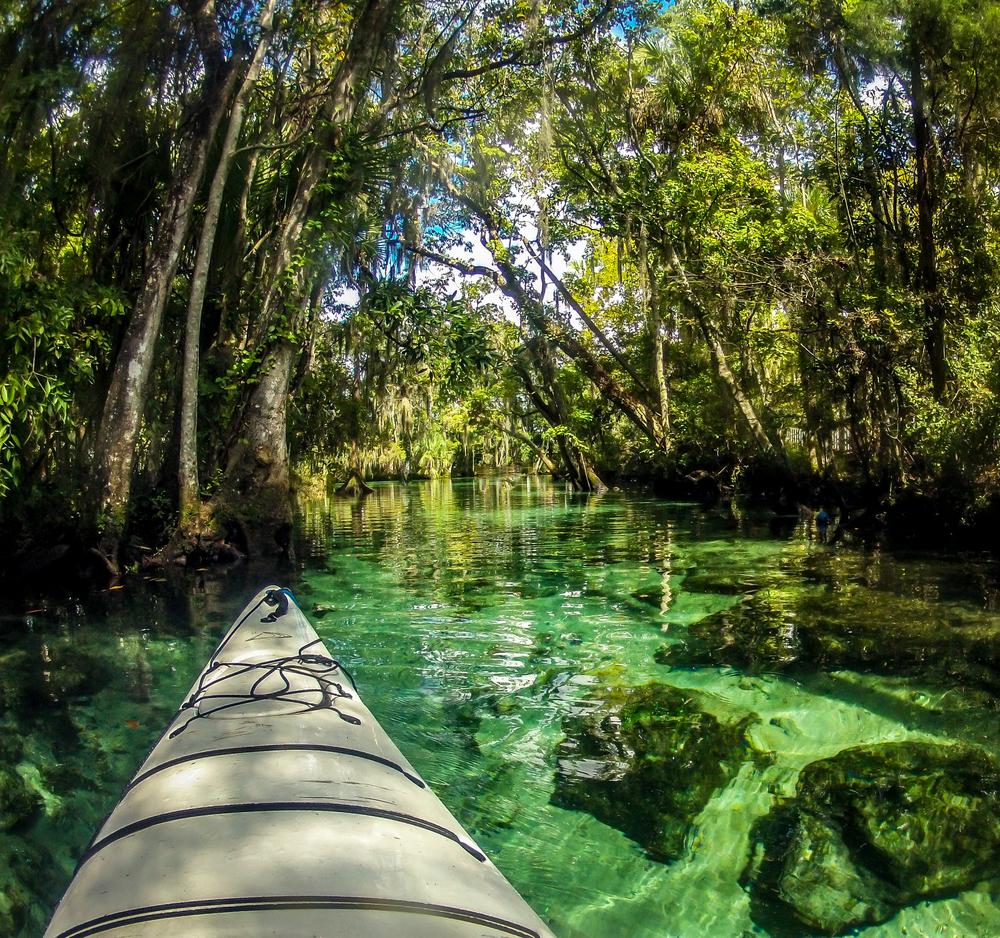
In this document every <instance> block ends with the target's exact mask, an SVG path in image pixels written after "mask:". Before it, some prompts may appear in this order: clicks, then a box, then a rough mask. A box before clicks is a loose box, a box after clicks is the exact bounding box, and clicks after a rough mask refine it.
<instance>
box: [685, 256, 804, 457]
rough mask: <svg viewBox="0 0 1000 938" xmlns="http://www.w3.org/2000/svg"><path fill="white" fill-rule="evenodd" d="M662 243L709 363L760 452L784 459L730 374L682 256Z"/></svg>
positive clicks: (720, 346) (721, 347) (724, 352)
mask: <svg viewBox="0 0 1000 938" xmlns="http://www.w3.org/2000/svg"><path fill="white" fill-rule="evenodd" d="M665 247H666V254H667V260H668V262H669V264H670V268H671V270H672V271H673V272H674V275H675V276H676V277H677V280H678V282H679V283H680V285H681V288H682V290H683V291H684V296H685V299H686V300H687V301H688V304H689V305H690V306H691V308H692V310H693V312H694V314H695V319H696V320H697V322H698V328H699V329H700V330H701V334H702V336H703V337H704V339H705V343H706V344H707V345H708V350H709V353H710V355H711V357H712V364H713V365H714V366H715V374H716V377H717V378H718V379H719V381H720V382H721V383H722V384H723V386H724V387H725V388H726V390H727V391H728V392H729V394H730V396H731V397H732V399H733V400H734V401H735V402H736V405H737V406H738V407H739V409H740V413H741V414H742V415H743V419H744V420H745V421H746V424H747V427H748V428H749V430H750V432H751V434H753V438H754V440H755V441H756V442H757V446H758V448H759V449H760V451H761V454H762V455H764V456H765V457H767V458H768V459H772V460H778V459H779V458H781V459H783V458H784V455H785V454H784V452H783V451H782V452H781V453H779V451H778V450H777V449H776V448H775V446H774V444H773V443H772V442H771V440H770V438H769V437H768V435H767V431H766V430H765V429H764V424H763V423H762V422H761V419H760V417H759V416H758V415H757V411H756V409H755V408H754V406H753V403H752V402H751V400H750V398H749V397H747V395H746V394H745V393H744V391H743V388H741V387H740V383H739V381H737V380H736V375H734V374H733V370H732V368H731V367H730V366H729V357H728V356H727V355H726V350H725V348H724V347H723V345H722V340H721V339H720V338H719V332H718V330H717V329H716V328H715V325H714V324H713V323H712V321H711V318H710V317H709V314H708V310H706V309H705V307H704V304H703V303H702V302H701V300H700V299H699V298H698V297H697V296H696V295H695V292H694V290H692V289H691V283H690V281H689V280H688V276H687V271H686V270H685V269H684V265H683V264H682V263H681V259H680V258H679V257H678V256H677V252H676V250H674V247H673V245H672V244H667V245H666V246H665Z"/></svg>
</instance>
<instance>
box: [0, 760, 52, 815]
mask: <svg viewBox="0 0 1000 938" xmlns="http://www.w3.org/2000/svg"><path fill="white" fill-rule="evenodd" d="M41 803H42V799H41V798H40V797H39V796H38V793H37V792H36V791H35V790H34V789H33V788H32V787H31V786H30V785H28V784H27V782H25V780H24V779H23V778H21V776H20V775H18V774H17V772H15V771H14V770H13V769H9V768H6V767H0V831H8V830H11V829H12V828H16V827H18V826H19V825H21V824H24V822H25V821H27V820H29V819H30V818H31V817H33V816H34V814H35V812H36V811H37V810H38V808H39V807H40V805H41Z"/></svg>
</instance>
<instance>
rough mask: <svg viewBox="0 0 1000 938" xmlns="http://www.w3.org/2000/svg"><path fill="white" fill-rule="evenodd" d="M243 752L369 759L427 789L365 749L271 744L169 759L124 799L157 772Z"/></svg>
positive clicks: (133, 784)
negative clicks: (334, 755) (293, 753)
mask: <svg viewBox="0 0 1000 938" xmlns="http://www.w3.org/2000/svg"><path fill="white" fill-rule="evenodd" d="M243 752H333V753H337V754H338V755H341V756H354V757H356V758H358V759H367V760H368V761H369V762H377V763H378V764H379V765H384V766H386V767H387V768H390V769H395V770H396V771H397V772H399V773H400V774H401V775H403V776H405V777H406V778H408V779H409V780H410V781H411V782H413V784H414V785H416V786H418V787H419V788H426V787H427V786H426V785H425V784H424V781H423V779H421V778H418V777H417V776H416V775H413V774H411V773H410V772H407V771H406V769H404V768H403V767H402V766H401V765H400V764H399V763H397V762H393V761H392V760H391V759H386V758H383V757H382V756H376V755H375V754H374V753H370V752H365V751H364V750H363V749H351V748H349V747H347V746H324V745H320V744H316V745H313V744H311V743H270V744H266V745H260V746H232V747H230V748H228V749H206V750H204V751H202V752H194V753H191V755H188V756H178V757H177V758H176V759H169V760H167V761H166V762H163V763H161V764H160V765H157V766H155V767H154V768H152V769H150V770H149V771H148V772H143V773H142V774H141V775H137V776H136V777H135V778H133V779H132V781H131V782H129V783H128V785H126V786H125V790H124V791H123V792H122V798H124V797H125V796H126V795H127V794H128V793H129V792H130V791H132V789H133V788H135V787H136V785H138V784H139V783H140V782H144V781H145V780H146V779H147V778H149V777H150V776H151V775H155V774H156V773H157V772H162V771H163V770H164V769H170V768H173V767H174V766H175V765H183V764H184V763H186V762H197V761H198V760H199V759H206V758H210V757H212V756H234V755H238V754H239V753H243Z"/></svg>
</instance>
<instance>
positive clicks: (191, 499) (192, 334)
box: [177, 0, 276, 529]
mask: <svg viewBox="0 0 1000 938" xmlns="http://www.w3.org/2000/svg"><path fill="white" fill-rule="evenodd" d="M275 2H276V0H268V2H267V4H266V5H265V6H264V8H263V10H262V11H261V14H260V29H261V37H260V41H259V42H258V43H257V49H256V50H255V52H254V56H253V59H252V60H251V62H250V66H249V68H248V69H247V74H246V76H245V77H244V79H243V84H242V86H241V87H240V90H239V92H238V93H237V95H236V98H235V100H234V101H233V106H232V109H231V111H230V114H229V126H228V127H227V129H226V137H225V140H224V141H223V144H222V153H221V155H220V156H219V162H218V165H217V166H216V169H215V175H214V177H213V178H212V186H211V189H210V190H209V193H208V202H207V203H206V206H205V219H204V221H203V222H202V227H201V239H200V240H199V242H198V254H197V258H196V260H195V266H194V274H193V275H192V277H191V288H190V293H189V296H188V308H187V323H186V328H185V335H184V367H183V375H182V386H181V426H180V463H179V467H178V472H177V481H178V486H179V490H180V495H179V498H180V528H181V529H184V528H186V527H187V526H188V525H189V524H190V523H191V522H192V521H193V520H195V519H196V518H197V517H198V490H199V488H200V486H199V482H198V446H197V434H198V370H199V360H200V357H201V314H202V308H203V306H204V303H205V290H206V287H207V284H208V273H209V267H210V265H211V262H212V251H213V249H214V247H215V235H216V231H217V229H218V223H219V214H220V212H221V210H222V196H223V192H224V191H225V188H226V181H227V180H228V179H229V170H230V167H231V166H232V164H233V158H234V157H235V156H236V144H237V142H238V141H239V136H240V131H241V130H242V128H243V114H244V111H245V109H246V102H247V100H248V98H249V97H250V94H251V92H252V91H253V89H254V86H255V85H256V84H257V78H258V77H259V75H260V70H261V67H262V66H263V64H264V55H265V54H266V52H267V49H268V46H270V44H271V23H272V19H273V14H274V6H275Z"/></svg>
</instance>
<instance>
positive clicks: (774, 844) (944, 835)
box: [742, 742, 1000, 938]
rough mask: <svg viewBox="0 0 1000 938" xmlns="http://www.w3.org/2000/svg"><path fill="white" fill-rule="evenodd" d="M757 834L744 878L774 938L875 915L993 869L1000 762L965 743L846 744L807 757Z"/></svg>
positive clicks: (998, 845) (833, 931)
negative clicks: (790, 790) (788, 794)
mask: <svg viewBox="0 0 1000 938" xmlns="http://www.w3.org/2000/svg"><path fill="white" fill-rule="evenodd" d="M750 843H751V858H750V861H749V863H748V865H747V867H746V870H745V871H744V874H743V879H742V884H743V886H744V888H745V889H746V890H747V891H748V892H749V894H750V899H751V903H750V905H751V916H752V917H753V919H754V921H755V922H756V923H757V924H758V925H760V926H762V927H763V928H766V929H767V930H768V931H769V932H770V933H771V934H772V935H774V936H775V938H791V936H800V935H842V934H845V933H846V932H848V931H850V930H851V929H854V928H859V927H865V926H868V925H875V924H878V923H880V922H884V921H886V920H888V919H890V918H892V916H893V915H895V914H896V913H897V912H898V911H899V910H900V909H902V908H904V907H906V906H910V905H914V904H916V903H918V902H921V901H924V900H928V899H936V898H942V897H945V896H950V895H954V894H956V893H958V892H961V891H963V890H965V889H969V888H971V887H972V886H974V885H975V884H976V883H978V882H980V881H981V880H985V879H991V878H993V877H995V876H996V874H997V863H998V861H1000V766H998V765H997V764H996V763H995V762H994V761H993V760H992V759H991V758H989V756H987V755H986V753H985V752H983V751H982V750H980V749H975V748H971V747H965V746H938V745H933V744H930V743H918V742H903V743H882V744H880V745H875V746H860V747H857V748H853V749H846V750H844V751H843V752H840V753H838V754H837V755H836V756H834V757H833V758H830V759H823V760H820V761H819V762H813V763H812V764H811V765H808V766H806V767H805V769H803V770H802V773H801V775H800V776H799V781H798V787H797V790H796V793H795V797H794V798H791V799H789V800H787V801H786V802H784V803H782V804H780V805H778V806H777V807H776V808H775V809H774V810H772V811H771V813H770V814H768V815H767V816H765V817H764V818H762V819H761V820H760V821H759V822H758V823H757V824H756V825H755V827H754V830H753V832H752V833H751V838H750Z"/></svg>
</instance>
